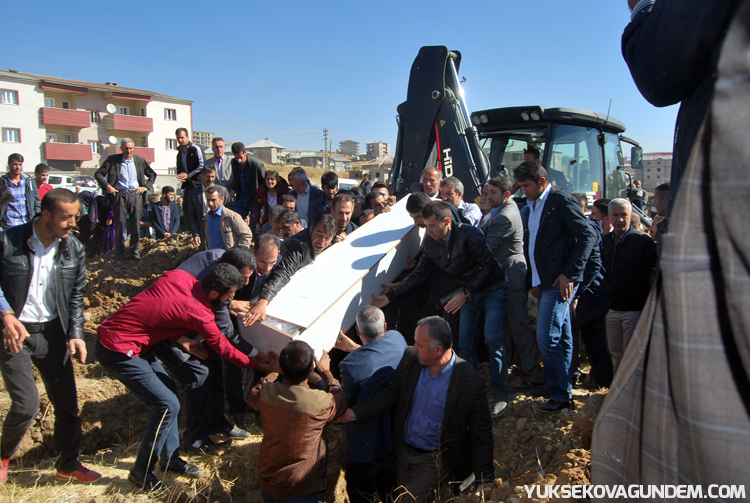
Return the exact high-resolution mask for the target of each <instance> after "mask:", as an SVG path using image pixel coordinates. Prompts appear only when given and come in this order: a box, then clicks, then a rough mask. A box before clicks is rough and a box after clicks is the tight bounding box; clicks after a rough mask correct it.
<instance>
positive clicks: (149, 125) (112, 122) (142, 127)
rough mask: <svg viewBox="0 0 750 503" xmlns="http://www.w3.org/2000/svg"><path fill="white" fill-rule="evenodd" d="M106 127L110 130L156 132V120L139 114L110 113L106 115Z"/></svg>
mask: <svg viewBox="0 0 750 503" xmlns="http://www.w3.org/2000/svg"><path fill="white" fill-rule="evenodd" d="M104 127H105V128H107V129H108V130H117V131H138V132H143V133H153V132H154V120H153V119H152V118H150V117H141V116H139V115H119V114H108V115H105V116H104Z"/></svg>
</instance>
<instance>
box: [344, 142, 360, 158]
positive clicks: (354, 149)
mask: <svg viewBox="0 0 750 503" xmlns="http://www.w3.org/2000/svg"><path fill="white" fill-rule="evenodd" d="M339 153H340V154H343V155H359V142H358V141H354V140H344V141H340V142H339Z"/></svg>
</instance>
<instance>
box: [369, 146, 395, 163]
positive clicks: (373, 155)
mask: <svg viewBox="0 0 750 503" xmlns="http://www.w3.org/2000/svg"><path fill="white" fill-rule="evenodd" d="M386 155H391V144H390V143H386V142H383V141H374V142H372V143H368V144H367V160H368V161H372V160H374V159H378V158H380V157H383V156H386Z"/></svg>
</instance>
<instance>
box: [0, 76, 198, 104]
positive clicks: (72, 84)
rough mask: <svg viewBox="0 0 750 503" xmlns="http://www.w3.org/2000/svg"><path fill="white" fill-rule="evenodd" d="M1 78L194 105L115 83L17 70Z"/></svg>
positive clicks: (86, 91) (51, 86)
mask: <svg viewBox="0 0 750 503" xmlns="http://www.w3.org/2000/svg"><path fill="white" fill-rule="evenodd" d="M0 78H8V79H16V80H26V81H30V82H42V83H44V84H48V86H49V89H52V90H59V91H64V92H65V91H67V92H73V93H76V92H77V93H79V94H86V93H88V90H89V89H93V90H97V91H103V92H107V91H110V92H112V93H114V95H113V97H115V98H125V99H127V98H128V95H131V96H132V97H140V99H144V98H146V99H147V101H150V100H151V99H152V98H159V99H162V100H166V101H175V102H180V103H192V101H191V100H186V99H182V98H175V97H174V96H168V95H166V94H159V93H154V92H152V91H146V90H143V89H133V88H130V87H120V86H119V85H118V84H114V83H110V84H98V83H96V82H86V81H83V80H70V79H61V78H58V77H48V76H46V75H34V74H32V73H23V72H17V71H15V70H7V71H6V70H0ZM76 88H77V89H76ZM84 89H85V92H82V91H84Z"/></svg>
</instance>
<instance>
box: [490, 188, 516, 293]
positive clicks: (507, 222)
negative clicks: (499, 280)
mask: <svg viewBox="0 0 750 503" xmlns="http://www.w3.org/2000/svg"><path fill="white" fill-rule="evenodd" d="M481 229H482V232H484V235H485V236H486V237H487V244H488V245H489V246H490V249H491V250H492V253H494V254H495V258H496V259H497V261H498V262H500V265H501V266H503V270H504V271H505V276H507V278H508V283H509V284H510V289H511V290H517V289H519V288H525V285H526V258H525V257H524V255H523V222H522V221H521V213H520V212H519V211H518V205H516V202H515V201H514V200H513V199H512V198H510V197H509V198H508V200H507V201H505V204H503V205H502V206H500V207H499V208H498V209H497V212H496V213H495V214H494V215H493V216H492V217H491V218H487V219H483V220H482V223H481Z"/></svg>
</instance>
